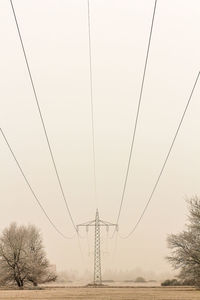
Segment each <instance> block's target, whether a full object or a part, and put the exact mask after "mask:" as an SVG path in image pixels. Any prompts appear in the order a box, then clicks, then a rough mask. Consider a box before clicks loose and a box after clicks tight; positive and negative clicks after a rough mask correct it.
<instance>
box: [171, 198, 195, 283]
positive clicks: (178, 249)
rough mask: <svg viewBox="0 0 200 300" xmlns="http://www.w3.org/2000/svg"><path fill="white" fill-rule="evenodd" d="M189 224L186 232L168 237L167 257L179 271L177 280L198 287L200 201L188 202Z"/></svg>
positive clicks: (191, 200) (192, 200) (193, 199)
mask: <svg viewBox="0 0 200 300" xmlns="http://www.w3.org/2000/svg"><path fill="white" fill-rule="evenodd" d="M188 204H189V224H188V225H187V227H186V230H184V231H183V232H181V233H179V234H171V235H170V236H169V237H168V246H169V248H170V249H171V256H169V257H167V259H168V261H169V262H170V263H171V264H172V266H173V267H174V269H180V274H179V278H180V279H182V280H183V281H184V280H188V281H190V282H193V283H194V284H195V285H197V286H200V199H199V198H198V197H194V198H192V199H190V200H189V201H188Z"/></svg>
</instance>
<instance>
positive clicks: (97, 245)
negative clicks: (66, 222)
mask: <svg viewBox="0 0 200 300" xmlns="http://www.w3.org/2000/svg"><path fill="white" fill-rule="evenodd" d="M80 226H85V227H86V230H87V231H88V228H89V226H94V227H95V235H94V285H95V286H96V285H101V284H102V278H101V226H105V227H106V228H107V229H109V227H110V226H115V227H116V228H117V224H113V223H110V222H106V221H103V220H101V219H100V218H99V211H98V209H97V210H96V216H95V220H93V221H89V222H86V223H82V224H79V225H77V230H78V229H79V227H80Z"/></svg>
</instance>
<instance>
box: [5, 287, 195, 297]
mask: <svg viewBox="0 0 200 300" xmlns="http://www.w3.org/2000/svg"><path fill="white" fill-rule="evenodd" d="M0 299H3V300H6V299H10V300H12V299H16V300H22V299H23V300H33V299H34V300H35V299H42V300H49V299H51V300H62V299H63V300H64V299H65V300H67V299H74V300H75V299H76V300H200V291H197V290H195V289H193V288H157V287H156V288H128V287H127V288H74V287H72V288H49V289H44V290H24V291H16V290H7V291H6V290H0Z"/></svg>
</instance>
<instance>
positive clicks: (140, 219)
mask: <svg viewBox="0 0 200 300" xmlns="http://www.w3.org/2000/svg"><path fill="white" fill-rule="evenodd" d="M199 76H200V72H199V73H198V75H197V77H196V80H195V83H194V85H193V88H192V91H191V93H190V96H189V99H188V101H187V104H186V106H185V109H184V111H183V114H182V116H181V120H180V122H179V125H178V127H177V129H176V132H175V135H174V138H173V140H172V143H171V145H170V148H169V151H168V152H167V155H166V158H165V160H164V163H163V165H162V168H161V170H160V173H159V175H158V178H157V180H156V182H155V185H154V187H153V190H152V192H151V194H150V196H149V199H148V201H147V203H146V205H145V207H144V209H143V211H142V213H141V215H140V217H139V219H138V221H137V223H136V224H135V226H134V227H133V229H132V230H131V232H130V233H129V234H128V235H127V236H124V237H122V236H120V237H121V238H124V239H125V238H128V237H129V236H130V235H132V234H133V233H134V232H135V230H136V228H137V227H138V225H139V224H140V222H141V221H142V218H143V216H144V214H145V212H146V210H147V208H148V206H149V204H150V202H151V200H152V197H153V195H154V193H155V191H156V188H157V186H158V183H159V181H160V178H161V176H162V174H163V171H164V169H165V166H166V164H167V161H168V159H169V156H170V154H171V151H172V148H173V146H174V143H175V141H176V138H177V136H178V133H179V131H180V128H181V125H182V123H183V120H184V117H185V114H186V112H187V110H188V107H189V104H190V102H191V99H192V96H193V93H194V90H195V87H196V85H197V82H198V79H199Z"/></svg>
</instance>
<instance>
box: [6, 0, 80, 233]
mask: <svg viewBox="0 0 200 300" xmlns="http://www.w3.org/2000/svg"><path fill="white" fill-rule="evenodd" d="M10 4H11V7H12V12H13V15H14V19H15V24H16V27H17V32H18V35H19V39H20V43H21V47H22V51H23V55H24V59H25V62H26V67H27V70H28V74H29V78H30V82H31V86H32V89H33V93H34V98H35V101H36V105H37V109H38V112H39V116H40V120H41V123H42V127H43V130H44V134H45V138H46V141H47V145H48V148H49V152H50V156H51V160H52V163H53V166H54V170H55V174H56V177H57V180H58V184H59V187H60V190H61V194H62V197H63V200H64V202H65V206H66V209H67V212H68V214H69V217H70V220H71V222H72V225H73V227H74V229H75V231H77V229H76V225H75V222H74V219H73V217H72V214H71V211H70V208H69V206H68V203H67V199H66V196H65V193H64V189H63V185H62V182H61V179H60V176H59V173H58V168H57V165H56V162H55V158H54V154H53V151H52V147H51V144H50V141H49V137H48V133H47V129H46V126H45V122H44V118H43V114H42V111H41V108H40V103H39V100H38V96H37V92H36V88H35V84H34V81H33V76H32V73H31V69H30V65H29V61H28V58H27V54H26V50H25V46H24V42H23V38H22V35H21V31H20V27H19V23H18V20H17V15H16V12H15V8H14V5H13V1H12V0H10Z"/></svg>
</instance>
